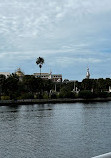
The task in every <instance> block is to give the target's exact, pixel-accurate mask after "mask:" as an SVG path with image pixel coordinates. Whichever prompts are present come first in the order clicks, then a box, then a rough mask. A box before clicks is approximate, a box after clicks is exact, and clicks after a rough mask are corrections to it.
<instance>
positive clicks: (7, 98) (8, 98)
mask: <svg viewBox="0 0 111 158" xmlns="http://www.w3.org/2000/svg"><path fill="white" fill-rule="evenodd" d="M1 100H10V97H9V96H1Z"/></svg>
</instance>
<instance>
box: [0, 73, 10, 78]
mask: <svg viewBox="0 0 111 158" xmlns="http://www.w3.org/2000/svg"><path fill="white" fill-rule="evenodd" d="M0 75H4V76H5V77H6V78H8V76H10V73H9V72H0Z"/></svg>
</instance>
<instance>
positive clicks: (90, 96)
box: [78, 90, 94, 99]
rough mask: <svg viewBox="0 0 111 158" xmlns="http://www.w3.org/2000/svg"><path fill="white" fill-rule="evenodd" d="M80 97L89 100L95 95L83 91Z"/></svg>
mask: <svg viewBox="0 0 111 158" xmlns="http://www.w3.org/2000/svg"><path fill="white" fill-rule="evenodd" d="M78 97H79V98H84V99H89V98H94V95H93V93H92V92H91V91H88V90H83V91H80V92H79V94H78Z"/></svg>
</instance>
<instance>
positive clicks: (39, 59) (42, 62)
mask: <svg viewBox="0 0 111 158" xmlns="http://www.w3.org/2000/svg"><path fill="white" fill-rule="evenodd" d="M36 64H37V65H39V68H40V76H41V68H42V65H43V64H44V58H42V57H39V58H37V60H36Z"/></svg>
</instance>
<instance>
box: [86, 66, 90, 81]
mask: <svg viewBox="0 0 111 158" xmlns="http://www.w3.org/2000/svg"><path fill="white" fill-rule="evenodd" d="M86 78H87V79H89V78H90V73H89V68H87V73H86Z"/></svg>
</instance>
